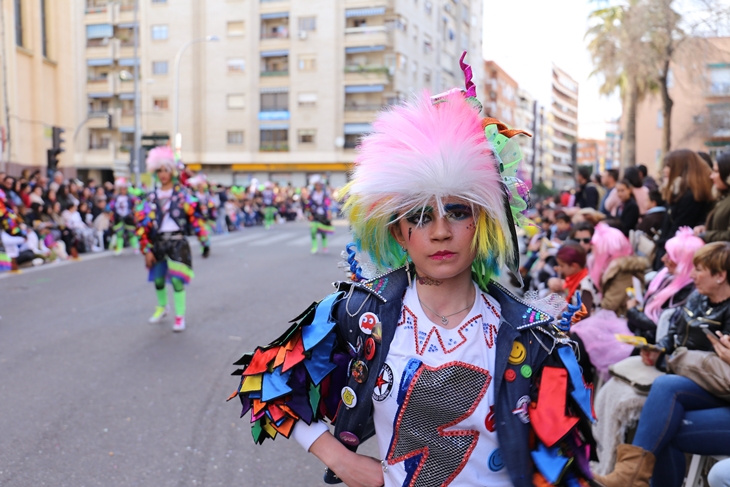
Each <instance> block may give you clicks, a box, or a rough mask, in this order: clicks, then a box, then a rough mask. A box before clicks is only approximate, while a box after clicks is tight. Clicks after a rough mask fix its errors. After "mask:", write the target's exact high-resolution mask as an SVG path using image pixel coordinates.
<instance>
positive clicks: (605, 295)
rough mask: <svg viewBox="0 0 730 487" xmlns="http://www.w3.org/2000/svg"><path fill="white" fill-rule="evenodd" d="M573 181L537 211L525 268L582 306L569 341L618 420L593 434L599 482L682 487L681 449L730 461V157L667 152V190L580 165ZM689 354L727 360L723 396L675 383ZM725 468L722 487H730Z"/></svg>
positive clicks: (528, 278) (640, 177)
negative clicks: (679, 360) (677, 364)
mask: <svg viewBox="0 0 730 487" xmlns="http://www.w3.org/2000/svg"><path fill="white" fill-rule="evenodd" d="M576 182H577V185H576V188H575V189H574V190H573V191H564V192H562V193H561V194H559V195H557V196H555V197H554V198H550V199H548V200H545V201H542V202H540V203H538V204H537V205H536V208H535V209H534V213H533V215H532V218H533V220H535V221H536V222H537V223H538V225H539V226H538V227H537V228H536V229H535V230H534V232H532V233H530V234H529V235H528V236H527V241H526V249H527V255H526V258H525V260H524V261H523V262H524V263H523V267H522V268H521V269H520V273H521V275H522V278H523V280H524V281H525V283H526V289H527V290H530V291H532V292H533V293H536V294H537V295H538V296H541V297H544V296H548V295H550V294H552V293H558V294H562V295H563V296H564V297H565V299H566V300H567V301H568V302H570V303H572V304H574V305H580V304H581V303H582V304H584V305H585V306H586V313H587V317H586V318H585V319H583V320H582V321H580V322H579V323H577V324H576V325H575V326H573V328H572V329H571V338H572V339H573V340H574V342H575V343H576V344H577V348H578V350H579V352H580V364H581V366H582V369H583V373H584V378H585V379H586V381H587V382H591V383H594V384H595V385H596V386H597V389H598V392H597V395H596V402H597V405H599V406H600V405H601V404H605V405H606V407H605V411H608V414H607V416H609V418H601V420H602V422H603V424H602V426H601V428H598V430H597V431H594V433H595V436H596V439H597V440H598V443H599V459H600V463H599V464H598V465H599V468H598V469H597V470H598V471H599V472H600V473H604V474H608V475H605V476H601V477H598V481H599V483H600V485H603V486H606V487H614V486H616V487H618V486H648V485H653V486H661V487H680V486H681V485H682V484H683V481H684V477H685V471H686V469H685V466H686V464H685V453H686V454H698V455H713V456H720V457H722V456H730V429H728V426H729V425H730V403H728V402H727V401H728V398H730V198H728V197H727V196H728V195H730V153H729V154H720V155H719V156H718V157H717V159H716V160H712V159H711V158H710V157H709V156H707V155H705V154H703V155H701V154H698V153H695V152H692V151H689V150H676V151H673V152H670V153H669V154H667V155H666V156H665V158H664V160H663V164H662V170H661V177H660V178H659V181H656V180H654V179H653V178H651V177H650V176H648V175H647V170H646V168H645V167H644V166H638V167H629V168H625V169H624V170H623V172H622V173H620V172H619V171H618V170H615V169H609V170H607V171H605V172H604V173H603V174H601V175H600V178H599V177H596V176H594V175H592V174H591V170H590V168H588V167H580V168H579V170H578V174H577V175H576ZM700 325H704V327H706V328H707V330H706V331H705V330H703V328H702V327H701V326H700ZM684 349H688V350H689V351H690V352H692V353H694V352H702V353H708V354H710V355H712V356H713V357H716V358H717V360H719V363H720V364H722V365H721V366H719V367H720V370H724V371H725V378H726V382H725V383H724V384H723V386H722V387H721V388H720V390H719V392H718V390H707V388H706V387H704V386H701V385H698V381H697V378H696V377H694V378H691V377H686V376H681V375H677V374H676V373H675V374H672V372H675V370H674V368H673V367H672V362H673V360H675V357H676V355H677V353H686V352H685V351H683V350H684ZM617 370H621V371H622V372H621V373H618V372H616V371H617ZM626 370H629V371H630V372H628V375H629V378H628V379H627V377H626V373H625V371H626ZM647 370H654V371H655V372H654V373H651V374H649V375H650V376H651V380H650V381H649V382H648V384H642V387H644V386H645V387H646V388H650V389H649V390H650V392H649V394H648V397H645V396H646V389H643V390H639V389H638V388H637V384H639V383H641V382H642V380H643V378H644V377H645V376H646V374H647ZM665 373H666V375H665ZM700 373H702V374H704V373H705V372H700ZM622 374H624V375H622ZM652 374H656V375H652ZM707 374H709V372H707ZM657 376H658V378H656V377H657ZM712 377H713V378H714V377H715V376H714V375H713V376H712ZM652 380H653V381H654V382H653V384H652V382H651V381H652ZM702 382H703V381H702V380H699V383H702ZM621 384H622V385H621ZM628 384H631V385H628ZM621 387H624V388H627V389H628V390H629V391H631V392H629V393H626V394H624V392H622V389H621ZM642 394H643V396H642ZM627 404H630V405H631V406H626V405H627ZM642 407H643V409H642ZM632 408H633V410H632ZM615 411H621V412H622V413H621V414H618V415H617V417H615V418H611V417H610V416H611V415H612V414H613V413H612V412H615ZM627 418H634V422H633V424H628V423H630V422H631V421H630V420H629V419H627ZM638 418H640V419H638ZM636 419H638V423H637V422H636V421H635V420H636ZM719 424H722V425H723V426H722V427H718V425H719ZM606 425H610V427H607V426H606ZM628 431H631V432H633V433H635V435H634V437H633V441H629V440H630V439H631V435H630V434H629V433H627V432H628ZM617 436H618V437H620V439H621V441H624V442H625V444H620V445H618V444H613V443H612V441H613V440H612V439H613V438H614V437H617ZM700 438H701V439H700ZM728 462H730V460H728V461H726V462H720V463H719V464H717V466H716V467H715V469H714V470H713V473H712V474H711V475H710V476H709V478H710V485H711V486H712V487H718V486H730V464H729V463H728ZM609 473H610V474H609Z"/></svg>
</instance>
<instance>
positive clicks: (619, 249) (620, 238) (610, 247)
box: [589, 223, 634, 291]
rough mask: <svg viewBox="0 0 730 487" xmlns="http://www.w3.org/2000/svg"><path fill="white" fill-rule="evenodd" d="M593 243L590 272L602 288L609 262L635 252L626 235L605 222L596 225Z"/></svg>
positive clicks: (596, 283) (592, 278)
mask: <svg viewBox="0 0 730 487" xmlns="http://www.w3.org/2000/svg"><path fill="white" fill-rule="evenodd" d="M591 244H593V251H592V253H593V265H592V266H591V268H590V270H589V273H590V275H591V280H592V281H593V284H595V285H596V287H598V290H599V291H600V290H601V277H603V273H604V272H606V269H608V266H609V264H610V263H611V262H612V261H614V260H615V259H618V258H619V257H627V256H629V255H631V254H633V253H634V249H633V248H632V247H631V242H629V239H628V238H626V236H625V235H624V234H623V232H621V230H618V229H616V228H613V227H609V226H608V225H606V224H605V223H599V224H598V225H596V230H595V232H594V233H593V238H591Z"/></svg>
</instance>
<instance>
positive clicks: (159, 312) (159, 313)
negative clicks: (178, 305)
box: [149, 306, 170, 323]
mask: <svg viewBox="0 0 730 487" xmlns="http://www.w3.org/2000/svg"><path fill="white" fill-rule="evenodd" d="M169 311H170V308H168V307H167V306H165V307H162V306H158V307H157V308H155V313H154V314H153V315H152V316H150V319H149V322H150V323H159V322H160V321H162V318H164V317H165V316H167V313H168V312H169Z"/></svg>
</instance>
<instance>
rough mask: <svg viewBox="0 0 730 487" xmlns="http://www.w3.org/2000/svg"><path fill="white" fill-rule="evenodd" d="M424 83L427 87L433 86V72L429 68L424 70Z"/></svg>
mask: <svg viewBox="0 0 730 487" xmlns="http://www.w3.org/2000/svg"><path fill="white" fill-rule="evenodd" d="M423 82H424V83H425V84H427V85H430V84H431V70H430V69H429V68H423Z"/></svg>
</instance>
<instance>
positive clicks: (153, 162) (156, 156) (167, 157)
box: [147, 145, 177, 174]
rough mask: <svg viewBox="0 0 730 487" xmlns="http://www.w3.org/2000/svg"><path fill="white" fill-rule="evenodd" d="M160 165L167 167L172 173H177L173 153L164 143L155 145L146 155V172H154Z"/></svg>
mask: <svg viewBox="0 0 730 487" xmlns="http://www.w3.org/2000/svg"><path fill="white" fill-rule="evenodd" d="M161 167H167V168H169V169H170V171H172V173H173V174H177V163H176V162H175V154H173V152H172V149H171V148H169V147H167V146H166V145H163V146H159V147H155V148H154V149H152V150H151V151H150V153H149V154H148V155H147V172H150V173H152V174H154V173H156V172H157V170H158V169H160V168H161Z"/></svg>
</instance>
